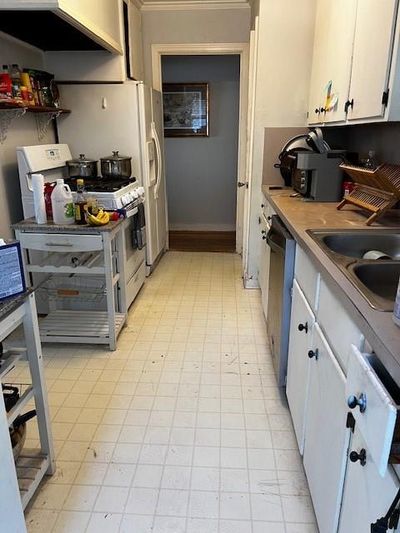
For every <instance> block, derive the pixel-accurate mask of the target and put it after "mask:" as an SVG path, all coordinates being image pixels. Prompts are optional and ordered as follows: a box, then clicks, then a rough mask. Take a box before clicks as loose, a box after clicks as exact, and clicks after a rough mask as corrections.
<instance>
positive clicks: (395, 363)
mask: <svg viewBox="0 0 400 533" xmlns="http://www.w3.org/2000/svg"><path fill="white" fill-rule="evenodd" d="M262 192H263V194H264V196H265V197H266V198H267V200H268V201H269V202H270V204H271V205H272V206H273V207H274V209H275V211H276V212H277V214H278V215H279V216H280V217H281V218H282V220H283V221H284V223H285V225H286V226H287V228H288V229H289V230H290V232H291V233H292V235H293V237H294V238H295V239H296V241H297V242H298V244H299V245H300V246H301V247H302V248H303V249H304V250H305V251H306V252H307V253H308V256H309V258H310V260H311V261H312V262H313V263H314V265H315V266H316V268H317V269H318V271H319V272H320V273H321V276H322V277H323V279H324V281H325V282H326V283H327V284H328V285H329V286H330V287H331V289H332V290H333V291H334V292H335V294H336V295H337V296H338V297H339V299H340V300H341V301H342V304H343V305H344V307H345V308H346V309H347V311H348V312H349V314H350V316H351V317H352V319H353V320H354V322H355V323H356V324H357V326H358V327H359V328H360V330H361V331H362V333H363V334H364V335H365V338H366V340H367V341H368V343H369V344H370V345H371V348H372V349H373V350H374V351H375V353H376V354H377V356H378V357H379V359H380V360H381V361H382V363H383V364H384V365H385V367H386V369H387V370H388V371H389V372H390V374H391V375H392V377H393V378H394V380H395V381H396V383H397V384H398V385H399V386H400V328H398V327H397V326H396V325H395V324H394V322H393V320H392V313H390V312H382V311H377V310H375V309H373V308H372V307H370V305H369V304H368V302H367V301H366V300H365V299H364V297H363V296H362V295H361V293H360V292H359V291H358V290H357V289H356V288H355V287H354V286H353V285H352V283H351V282H350V281H349V280H348V279H347V278H346V276H345V275H344V274H343V273H342V272H341V270H340V269H339V267H337V266H336V265H335V263H334V262H333V261H332V260H331V259H330V258H329V256H328V255H326V254H325V253H324V251H323V250H322V249H321V248H320V247H319V246H318V244H317V243H316V242H315V241H314V240H313V239H312V237H311V236H310V235H309V234H308V233H307V230H311V229H314V230H317V229H324V230H327V229H347V230H348V229H371V230H374V229H384V228H394V227H395V228H399V232H400V213H397V212H396V213H394V214H393V213H392V214H390V215H388V216H387V217H385V218H383V219H382V221H381V222H380V223H375V224H374V225H373V226H369V227H367V226H366V224H365V222H366V219H367V216H366V214H365V213H363V212H362V211H360V210H359V209H357V208H355V207H351V206H346V207H345V208H344V209H343V210H341V211H338V210H337V209H336V206H337V202H329V203H328V202H324V203H322V202H307V201H305V200H304V199H303V198H299V197H291V194H292V193H293V191H292V190H281V191H277V190H273V191H270V190H269V189H268V187H267V186H263V188H262Z"/></svg>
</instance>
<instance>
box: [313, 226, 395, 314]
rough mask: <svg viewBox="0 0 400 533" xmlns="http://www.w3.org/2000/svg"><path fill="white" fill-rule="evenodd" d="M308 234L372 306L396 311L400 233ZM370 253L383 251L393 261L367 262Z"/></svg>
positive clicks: (318, 231) (348, 232) (328, 232)
mask: <svg viewBox="0 0 400 533" xmlns="http://www.w3.org/2000/svg"><path fill="white" fill-rule="evenodd" d="M307 233H309V234H310V235H311V237H312V238H313V239H314V240H315V241H316V243H317V244H318V245H319V246H320V247H321V249H322V250H323V251H324V252H325V253H326V254H327V255H328V256H329V257H330V258H331V260H332V261H333V262H334V263H335V264H336V265H337V266H338V267H339V268H340V270H341V271H342V272H343V273H344V274H345V275H346V277H347V278H348V279H349V280H350V281H351V283H352V284H353V285H354V286H355V287H356V288H357V289H358V291H359V292H360V293H361V294H362V295H363V296H364V298H365V299H366V300H367V302H368V303H369V304H370V305H371V307H373V308H375V309H377V310H379V311H392V310H393V306H394V300H395V297H396V289H397V284H398V281H399V276H400V233H399V231H398V230H375V229H373V230H371V229H369V230H367V229H365V230H364V229H363V230H348V231H340V230H332V231H329V230H323V231H320V230H309V231H308V232H307ZM370 250H379V251H381V252H384V253H385V254H386V255H388V256H389V257H390V258H391V260H382V259H379V260H376V261H373V260H365V259H363V256H364V254H365V253H366V252H368V251H370Z"/></svg>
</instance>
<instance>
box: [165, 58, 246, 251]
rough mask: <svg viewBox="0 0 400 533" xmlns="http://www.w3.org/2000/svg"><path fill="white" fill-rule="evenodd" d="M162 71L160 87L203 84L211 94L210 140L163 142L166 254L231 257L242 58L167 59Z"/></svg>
mask: <svg viewBox="0 0 400 533" xmlns="http://www.w3.org/2000/svg"><path fill="white" fill-rule="evenodd" d="M161 70H162V81H163V83H168V84H180V83H207V84H208V93H209V97H208V106H209V128H208V129H209V133H208V136H206V137H202V136H179V137H176V136H174V137H166V138H165V145H164V146H165V163H166V183H167V197H168V219H169V237H170V239H169V246H170V249H171V250H180V251H215V252H234V251H235V249H236V187H237V174H238V172H237V164H238V157H237V153H238V136H239V100H240V98H239V96H240V57H239V56H238V55H184V56H181V55H168V56H163V57H162V60H161ZM165 112H166V111H165Z"/></svg>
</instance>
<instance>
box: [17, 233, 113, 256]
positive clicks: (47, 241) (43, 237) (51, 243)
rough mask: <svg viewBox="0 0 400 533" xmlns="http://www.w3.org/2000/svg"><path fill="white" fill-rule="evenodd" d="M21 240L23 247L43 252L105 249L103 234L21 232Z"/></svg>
mask: <svg viewBox="0 0 400 533" xmlns="http://www.w3.org/2000/svg"><path fill="white" fill-rule="evenodd" d="M19 240H20V243H21V246H22V248H26V249H28V250H41V251H43V252H89V251H91V250H102V249H103V240H102V237H101V235H74V234H72V233H20V235H19Z"/></svg>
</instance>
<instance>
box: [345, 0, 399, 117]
mask: <svg viewBox="0 0 400 533" xmlns="http://www.w3.org/2000/svg"><path fill="white" fill-rule="evenodd" d="M396 10H397V0H384V1H382V0H362V1H359V2H358V7H357V20H356V30H355V36H354V50H353V68H352V73H351V84H350V92H349V101H350V102H351V103H352V105H351V106H350V107H349V111H348V119H349V120H356V119H366V118H373V117H382V116H383V115H384V112H385V105H384V102H383V101H382V97H383V93H384V92H386V91H387V89H388V83H389V71H390V60H391V56H392V47H393V39H394V28H395V21H396Z"/></svg>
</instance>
